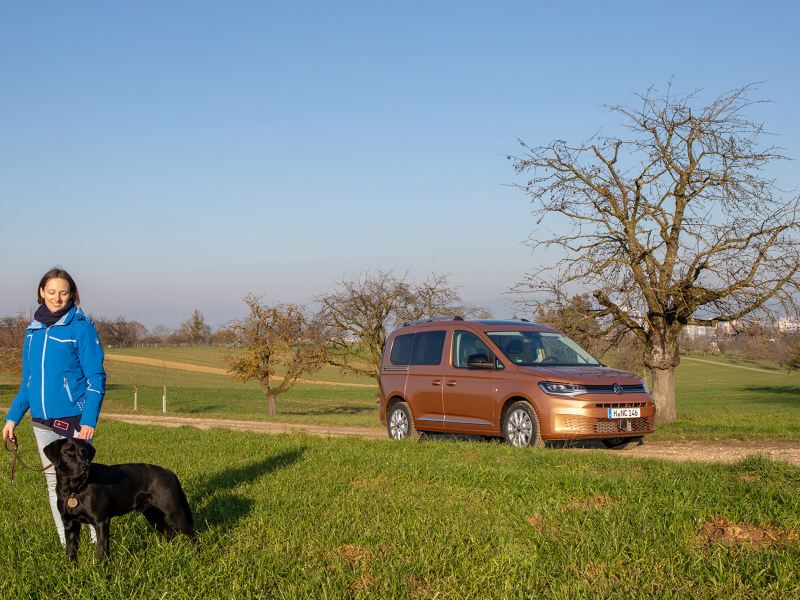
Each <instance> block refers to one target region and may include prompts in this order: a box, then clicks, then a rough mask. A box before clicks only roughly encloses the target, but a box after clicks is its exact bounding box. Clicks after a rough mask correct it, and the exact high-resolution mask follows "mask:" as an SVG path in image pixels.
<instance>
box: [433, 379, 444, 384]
mask: <svg viewBox="0 0 800 600" xmlns="http://www.w3.org/2000/svg"><path fill="white" fill-rule="evenodd" d="M431 385H442V380H441V379H434V380H433V381H431Z"/></svg>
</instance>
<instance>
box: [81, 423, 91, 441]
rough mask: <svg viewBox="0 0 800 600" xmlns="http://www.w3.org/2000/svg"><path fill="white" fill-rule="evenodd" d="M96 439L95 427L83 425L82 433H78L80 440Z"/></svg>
mask: <svg viewBox="0 0 800 600" xmlns="http://www.w3.org/2000/svg"><path fill="white" fill-rule="evenodd" d="M93 437H94V427H89V426H88V425H81V431H80V433H78V439H79V440H90V439H92V438H93Z"/></svg>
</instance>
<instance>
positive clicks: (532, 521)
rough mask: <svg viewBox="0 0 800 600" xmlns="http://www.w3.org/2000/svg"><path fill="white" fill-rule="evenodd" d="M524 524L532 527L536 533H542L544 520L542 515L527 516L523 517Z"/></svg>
mask: <svg viewBox="0 0 800 600" xmlns="http://www.w3.org/2000/svg"><path fill="white" fill-rule="evenodd" d="M525 523H527V524H528V525H529V526H531V527H533V528H534V529H535V530H536V531H542V529H544V519H543V518H542V515H539V514H536V515H528V516H527V517H525Z"/></svg>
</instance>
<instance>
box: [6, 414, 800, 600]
mask: <svg viewBox="0 0 800 600" xmlns="http://www.w3.org/2000/svg"><path fill="white" fill-rule="evenodd" d="M19 432H20V438H21V444H22V449H23V453H24V454H25V456H26V457H27V458H28V459H29V460H30V461H33V456H34V453H35V450H34V448H35V446H34V442H33V439H32V434H31V432H30V427H29V426H28V425H27V424H26V425H23V426H21V427H20V430H19ZM96 447H97V450H98V452H97V458H96V460H97V461H98V462H103V463H109V464H112V463H117V462H129V461H131V462H133V461H136V462H138V461H142V462H154V463H159V464H163V465H165V466H167V467H169V468H171V469H173V470H174V471H175V472H176V473H177V474H178V475H179V477H180V479H181V480H182V482H183V484H184V487H185V489H186V492H187V496H188V497H189V500H190V503H191V505H192V507H193V510H194V513H195V521H196V524H197V529H198V531H199V536H200V541H201V545H202V550H201V551H200V552H195V551H194V550H193V548H192V547H191V545H190V544H188V543H186V541H185V540H183V539H178V540H175V541H172V542H165V541H162V540H160V539H159V538H158V537H157V536H156V535H155V534H154V533H152V532H151V531H150V529H149V527H148V526H147V524H146V522H145V520H144V519H143V518H142V517H141V516H140V515H127V516H124V517H120V518H117V519H115V520H114V521H113V523H112V549H111V552H112V558H111V560H110V561H109V562H108V563H107V564H106V565H104V566H102V567H98V566H97V565H96V563H95V559H94V556H93V548H92V546H91V543H90V542H89V540H88V534H87V533H86V532H84V533H83V537H82V541H81V548H80V555H79V563H78V565H77V566H75V567H73V566H70V565H69V564H68V563H67V561H66V559H65V558H64V556H63V551H62V550H61V547H60V545H59V544H58V542H57V539H56V535H55V531H54V528H53V524H52V521H51V517H50V514H49V509H48V506H47V501H46V494H45V488H44V482H43V479H42V476H41V474H38V473H33V472H29V471H20V472H19V475H18V480H17V481H16V482H15V483H14V484H11V483H9V482H8V480H7V479H5V478H4V479H3V480H2V481H0V490H1V491H2V493H0V536H2V539H3V542H4V543H3V544H0V564H2V565H4V567H5V569H4V582H3V588H2V596H3V597H4V598H35V597H48V598H49V597H59V596H65V597H67V596H70V597H71V596H74V595H80V596H81V597H84V598H130V599H138V598H165V597H167V598H229V597H237V598H250V597H271V598H348V597H352V598H483V597H486V598H533V597H547V598H556V599H557V598H624V599H628V598H652V597H658V598H687V597H691V598H721V597H724V598H729V599H737V598H762V597H775V598H778V597H783V598H790V597H798V595H800V575H798V572H797V569H796V565H797V564H798V563H800V543H798V541H797V539H796V538H795V539H794V540H791V539H790V538H788V537H786V536H788V535H789V534H790V533H791V532H793V531H794V532H797V531H800V469H797V468H794V467H791V466H789V465H787V464H784V463H778V462H771V461H767V460H762V459H749V460H747V461H744V462H741V463H738V464H736V465H732V466H724V465H707V464H703V465H700V464H676V463H667V462H658V461H647V460H638V459H632V458H625V457H624V456H620V455H619V454H617V453H609V452H604V451H575V450H556V449H549V450H526V451H518V450H514V449H512V448H510V447H508V446H505V445H502V444H498V443H480V442H452V441H431V442H419V443H416V442H410V443H395V442H391V441H389V440H378V441H364V440H359V439H322V438H313V437H308V436H298V435H293V436H263V435H256V434H244V433H237V432H227V431H224V432H223V431H209V432H204V431H197V430H193V429H188V428H182V429H175V430H173V429H160V428H153V427H142V426H129V425H124V424H121V423H112V422H107V423H106V424H105V425H104V427H103V430H102V433H101V435H100V437H99V439H98V440H97V442H96ZM715 517H723V518H725V519H728V520H730V521H733V522H736V523H739V524H745V523H747V524H753V525H757V526H759V527H764V528H774V530H775V531H777V532H779V533H780V535H781V536H782V540H783V541H781V542H779V543H777V544H770V545H767V546H765V547H754V546H748V545H716V544H712V545H708V544H707V543H705V541H704V540H703V539H702V538H701V537H700V536H699V535H698V534H699V532H700V531H701V530H702V525H703V523H705V522H707V521H709V520H711V519H713V518H715Z"/></svg>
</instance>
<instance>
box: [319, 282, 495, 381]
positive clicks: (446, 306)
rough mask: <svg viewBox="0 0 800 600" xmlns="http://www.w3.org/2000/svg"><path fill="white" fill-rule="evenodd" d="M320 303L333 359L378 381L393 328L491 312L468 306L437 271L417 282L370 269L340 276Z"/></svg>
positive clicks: (481, 315)
mask: <svg viewBox="0 0 800 600" xmlns="http://www.w3.org/2000/svg"><path fill="white" fill-rule="evenodd" d="M317 302H319V304H320V307H321V308H320V319H321V320H322V322H323V323H324V324H325V325H326V328H327V335H328V340H329V341H328V349H329V354H328V358H327V362H328V363H329V364H331V365H334V366H337V367H340V368H342V369H344V370H346V371H349V372H351V373H354V374H356V375H363V376H367V377H373V378H374V379H375V380H376V381H378V383H380V361H381V353H382V352H383V346H384V344H385V343H386V336H387V333H388V329H389V328H390V327H392V326H395V325H398V324H400V323H403V322H405V321H414V320H417V319H422V318H424V317H438V316H445V315H460V316H462V317H471V316H478V317H485V316H488V313H487V312H486V311H485V310H484V309H482V308H478V307H474V306H468V305H465V304H464V303H463V302H462V300H461V298H460V297H459V295H458V292H457V290H456V288H455V287H453V286H452V285H450V283H449V281H448V276H447V275H438V274H436V273H433V274H431V275H430V276H429V277H428V278H427V279H426V280H425V281H423V282H422V283H420V284H418V285H415V284H413V283H410V282H409V281H407V279H406V277H405V276H404V277H398V276H396V275H394V273H392V272H391V271H384V270H376V271H372V272H369V271H366V272H363V273H361V274H360V275H357V276H355V277H353V278H343V279H341V280H339V282H338V283H336V285H335V287H334V290H333V291H332V292H330V293H328V294H325V295H322V296H319V297H318V298H317Z"/></svg>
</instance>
